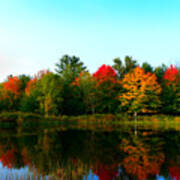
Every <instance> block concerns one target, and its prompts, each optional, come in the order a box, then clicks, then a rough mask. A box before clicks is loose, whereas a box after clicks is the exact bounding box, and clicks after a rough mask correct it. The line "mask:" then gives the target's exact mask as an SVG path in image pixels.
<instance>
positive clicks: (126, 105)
mask: <svg viewBox="0 0 180 180" xmlns="http://www.w3.org/2000/svg"><path fill="white" fill-rule="evenodd" d="M122 86H123V88H124V92H123V93H122V94H121V95H120V96H119V100H120V101H121V109H125V110H127V111H128V112H130V113H135V112H136V113H151V112H156V111H157V108H158V107H159V106H160V100H159V94H160V93H161V87H160V85H159V84H158V83H157V79H156V76H155V74H152V73H150V72H148V73H145V71H144V69H143V68H140V67H139V66H137V67H136V68H135V69H134V70H133V71H132V72H130V73H128V74H126V75H125V77H124V79H123V80H122Z"/></svg>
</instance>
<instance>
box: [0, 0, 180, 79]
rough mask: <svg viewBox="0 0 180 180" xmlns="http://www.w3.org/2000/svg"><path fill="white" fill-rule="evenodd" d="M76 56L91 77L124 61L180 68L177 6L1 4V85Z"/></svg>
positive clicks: (148, 2)
mask: <svg viewBox="0 0 180 180" xmlns="http://www.w3.org/2000/svg"><path fill="white" fill-rule="evenodd" d="M64 54H69V55H70V56H72V55H75V56H78V57H80V58H81V60H82V61H83V62H84V63H85V65H86V66H87V67H88V69H89V70H90V72H92V73H93V72H95V71H96V70H97V69H98V67H100V66H101V65H102V64H109V65H112V64H113V59H114V58H116V57H120V58H121V59H122V60H123V59H124V57H125V56H126V55H129V56H132V57H133V58H134V59H136V60H138V62H139V63H140V64H141V63H142V62H145V61H146V62H149V63H151V64H152V65H153V66H154V67H155V66H158V65H160V64H162V63H165V64H167V65H169V64H171V63H172V64H175V65H176V64H177V65H178V64H179V65H180V1H179V0H53V1H50V0H4V1H3V0H2V1H0V80H1V81H2V80H5V79H6V77H7V76H8V75H10V74H13V75H19V74H28V75H33V74H35V73H36V72H37V71H39V70H43V69H49V70H52V71H53V70H54V69H55V63H57V62H58V60H59V59H60V58H61V57H62V56H63V55H64Z"/></svg>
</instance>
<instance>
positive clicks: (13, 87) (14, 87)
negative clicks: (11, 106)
mask: <svg viewBox="0 0 180 180" xmlns="http://www.w3.org/2000/svg"><path fill="white" fill-rule="evenodd" d="M3 85H4V89H5V90H8V91H10V92H11V93H13V94H15V95H18V94H19V89H20V86H21V81H20V80H19V78H18V77H17V76H14V77H9V78H8V81H7V82H4V84H3Z"/></svg>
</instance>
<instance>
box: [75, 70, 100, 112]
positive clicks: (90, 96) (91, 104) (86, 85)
mask: <svg viewBox="0 0 180 180" xmlns="http://www.w3.org/2000/svg"><path fill="white" fill-rule="evenodd" d="M73 85H74V86H76V87H77V88H78V92H79V93H78V95H79V96H80V98H81V99H82V101H83V103H84V105H85V112H86V113H89V112H91V113H95V107H96V98H97V97H96V81H95V78H94V77H93V76H91V74H90V73H89V72H81V73H80V75H79V77H77V78H76V79H75V81H74V82H73Z"/></svg>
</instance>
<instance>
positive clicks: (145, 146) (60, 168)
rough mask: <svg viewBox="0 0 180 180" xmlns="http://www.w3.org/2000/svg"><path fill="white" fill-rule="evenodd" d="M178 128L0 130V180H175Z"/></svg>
mask: <svg viewBox="0 0 180 180" xmlns="http://www.w3.org/2000/svg"><path fill="white" fill-rule="evenodd" d="M178 129H179V128H178V127H175V128H168V127H165V126H164V128H163V126H161V127H158V126H157V124H154V126H144V127H143V126H122V125H121V126H109V125H108V126H102V125H91V126H89V127H84V126H80V125H78V126H73V127H72V126H62V125H61V126H56V127H41V126H40V125H38V126H30V125H29V126H24V127H17V128H14V127H8V128H7V127H6V128H0V175H1V178H0V179H1V180H11V179H12V180H16V179H18V180H22V179H32V180H34V179H37V180H38V179H42V180H56V179H58V180H59V179H60V180H80V179H82V180H91V179H92V180H118V179H127V180H128V179H129V180H130V179H134V180H135V179H138V180H143V179H160V180H163V179H173V180H179V179H180V133H179V130H178Z"/></svg>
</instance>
